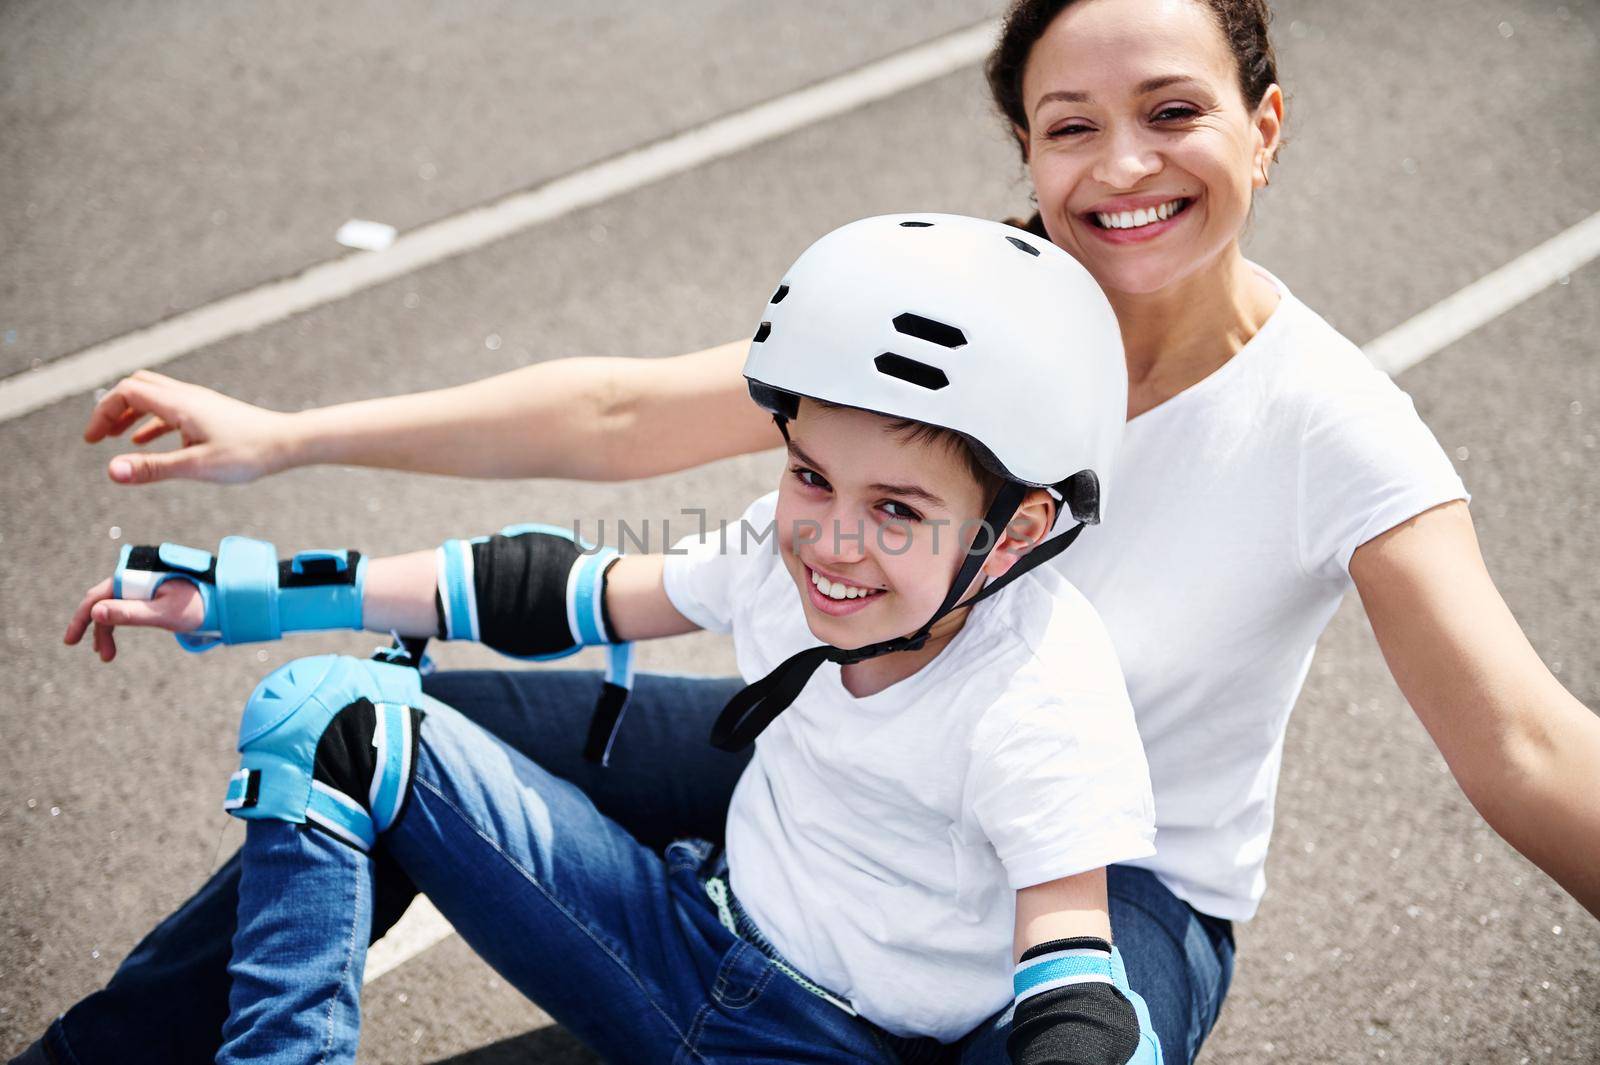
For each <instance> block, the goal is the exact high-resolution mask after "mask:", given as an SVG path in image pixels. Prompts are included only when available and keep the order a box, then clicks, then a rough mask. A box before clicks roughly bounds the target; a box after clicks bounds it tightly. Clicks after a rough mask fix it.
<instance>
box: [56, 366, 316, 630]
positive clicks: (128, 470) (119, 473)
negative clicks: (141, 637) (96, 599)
mask: <svg viewBox="0 0 1600 1065" xmlns="http://www.w3.org/2000/svg"><path fill="white" fill-rule="evenodd" d="M290 417H291V416H290V415H287V414H282V413H279V412H277V411H270V410H265V409H263V408H261V407H255V406H251V405H250V404H249V403H244V402H241V401H239V400H237V399H232V398H230V397H228V396H225V395H223V394H222V393H220V392H216V391H213V390H211V389H209V388H205V387H203V386H201V385H193V384H189V383H188V382H185V381H178V380H175V379H174V378H171V377H166V376H164V375H162V374H158V373H153V372H151V371H149V370H139V371H138V372H136V373H134V374H133V375H132V376H131V377H124V378H123V379H122V380H121V381H119V382H117V384H116V386H115V387H114V388H112V389H111V390H110V391H108V392H107V393H106V394H105V395H104V396H101V397H100V401H99V402H98V403H96V404H95V407H94V413H93V414H91V415H90V416H89V424H88V426H87V427H86V428H85V429H84V431H83V438H84V440H85V441H87V442H88V443H91V444H93V443H95V442H96V441H99V440H103V439H105V438H106V437H108V436H121V435H122V434H123V432H125V431H126V430H127V429H128V427H129V426H131V425H133V424H134V422H137V421H139V419H140V418H144V421H143V422H142V423H141V424H140V425H139V426H138V428H136V429H134V431H133V436H132V437H131V439H132V441H133V443H135V444H138V445H141V446H142V445H144V444H148V443H150V442H151V441H154V440H158V439H160V438H161V437H163V436H165V435H167V434H168V433H170V432H173V431H176V432H177V433H178V435H179V438H180V439H181V440H182V441H183V444H182V446H181V447H178V448H175V449H173V450H171V451H135V452H131V453H128V454H123V455H118V456H116V457H115V458H113V459H112V460H111V462H110V465H109V466H108V473H109V474H110V476H111V479H112V480H113V481H116V482H117V483H118V484H148V483H150V482H152V481H164V480H167V479H169V478H173V477H184V478H188V479H190V480H196V481H213V482H216V483H218V484H244V483H246V482H249V481H253V480H255V479H256V478H258V477H261V476H264V475H266V474H269V473H275V472H277V471H278V469H280V468H282V466H283V465H284V462H285V456H286V455H287V453H288V451H289V444H290V442H291V440H292V433H291V430H290ZM68 642H69V643H70V642H72V641H70V640H69V641H68ZM108 642H109V641H108ZM98 643H99V638H98V637H96V644H97V645H98ZM107 660H108V661H109V659H107Z"/></svg>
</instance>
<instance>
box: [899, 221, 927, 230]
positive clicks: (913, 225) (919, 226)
mask: <svg viewBox="0 0 1600 1065" xmlns="http://www.w3.org/2000/svg"><path fill="white" fill-rule="evenodd" d="M900 224H901V225H902V226H904V227H905V228H907V229H931V228H933V223H932V222H901V223H900Z"/></svg>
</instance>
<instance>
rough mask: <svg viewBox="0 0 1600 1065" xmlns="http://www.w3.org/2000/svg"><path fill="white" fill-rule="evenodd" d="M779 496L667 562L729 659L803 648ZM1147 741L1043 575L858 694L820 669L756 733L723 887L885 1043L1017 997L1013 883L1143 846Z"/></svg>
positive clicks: (1072, 870) (752, 674)
mask: <svg viewBox="0 0 1600 1065" xmlns="http://www.w3.org/2000/svg"><path fill="white" fill-rule="evenodd" d="M776 496H777V493H776V492H774V493H771V494H769V495H767V496H763V497H762V498H761V499H758V500H756V501H755V502H754V503H752V504H751V505H750V508H749V509H748V510H747V511H746V512H745V514H744V516H743V518H742V519H741V520H742V522H744V523H748V525H749V527H750V528H751V529H753V530H755V532H756V533H769V535H767V537H766V539H765V541H764V542H761V543H759V545H758V543H757V541H756V540H755V538H754V537H747V536H745V535H744V534H743V533H742V529H741V525H740V523H733V524H730V525H729V526H727V529H726V534H725V535H724V534H723V533H722V532H721V531H720V530H717V529H713V530H709V531H708V534H707V535H706V536H705V537H704V538H700V537H688V538H685V539H684V540H681V541H679V543H678V544H676V545H675V548H674V549H675V550H681V551H684V552H685V553H683V554H669V555H668V557H667V560H666V567H665V571H664V574H663V583H664V586H665V588H666V592H667V595H668V597H669V598H670V599H671V600H672V603H673V605H674V606H675V607H676V608H677V610H678V611H679V612H680V613H682V614H683V615H684V616H685V617H687V618H689V619H690V620H691V621H694V622H695V623H696V624H698V625H700V626H701V627H703V628H706V629H710V630H712V631H716V632H728V631H730V630H731V631H732V633H733V643H734V654H735V657H736V659H737V661H738V664H739V672H740V673H741V674H742V675H743V676H744V677H745V679H747V680H755V679H758V678H760V677H763V676H766V675H767V673H769V672H770V671H771V670H772V669H773V668H774V667H775V666H777V665H779V664H780V663H781V662H783V661H784V660H785V659H787V658H788V657H790V656H791V655H793V654H794V653H795V652H797V651H800V650H803V649H805V648H808V647H815V646H817V643H818V641H817V638H816V637H815V636H814V635H812V633H811V630H810V629H809V628H808V627H807V625H806V621H805V611H804V608H803V607H802V605H801V602H800V590H799V589H798V588H797V587H796V585H795V582H794V579H793V578H792V577H791V576H790V574H789V571H788V569H787V568H786V567H785V566H784V565H783V563H782V561H781V560H780V559H779V558H778V557H777V555H776V554H775V552H774V550H773V549H774V540H773V538H772V536H771V535H770V528H771V524H772V521H773V512H774V507H775V501H776ZM1154 816H1155V812H1154V808H1153V803H1152V801H1151V796H1150V785H1149V775H1148V769H1147V768H1146V765H1145V759H1144V751H1143V748H1142V746H1141V745H1140V742H1139V735H1138V730H1137V727H1136V726H1135V724H1134V719H1133V708H1132V706H1131V705H1130V704H1129V702H1128V694H1127V689H1126V687H1125V686H1124V684H1123V681H1122V673H1121V670H1120V669H1119V668H1118V666H1117V659H1116V652H1115V651H1114V650H1113V648H1112V646H1111V640H1110V638H1109V637H1108V636H1107V634H1106V632H1105V629H1104V627H1103V626H1102V625H1101V624H1100V621H1099V619H1098V618H1096V617H1095V613H1094V609H1093V608H1092V607H1091V606H1090V605H1089V604H1088V602H1087V601H1086V600H1085V599H1084V598H1083V596H1082V595H1079V594H1078V593H1077V592H1076V591H1075V590H1074V589H1073V588H1072V587H1071V586H1070V585H1069V584H1068V583H1067V582H1066V581H1065V580H1064V579H1062V577H1061V576H1060V574H1058V573H1056V572H1055V571H1054V570H1052V569H1051V568H1050V567H1049V566H1041V567H1040V568H1039V569H1037V570H1034V571H1032V572H1030V573H1027V574H1024V575H1023V576H1022V577H1020V578H1018V579H1017V580H1015V581H1013V582H1012V583H1011V584H1010V585H1008V586H1007V587H1006V588H1005V589H1004V590H1003V591H1001V592H999V593H997V594H995V595H994V596H992V597H990V598H988V599H985V600H984V601H983V602H981V603H979V604H978V605H977V606H975V607H973V608H972V611H971V613H970V615H969V617H968V619H967V622H966V624H965V625H963V626H962V628H961V630H960V631H959V632H958V633H957V634H956V635H955V637H954V638H953V639H952V640H951V641H950V642H949V643H948V644H946V645H945V647H944V648H943V650H941V651H940V652H939V654H938V655H937V656H936V657H935V658H933V659H932V660H931V661H930V662H928V663H927V664H926V665H924V666H923V667H922V668H921V669H920V670H918V671H917V672H916V673H913V674H912V675H911V676H909V677H907V678H905V679H904V680H901V681H898V682H897V683H895V684H892V685H890V686H889V687H887V688H885V689H883V690H882V691H880V692H877V693H875V694H873V695H868V696H864V697H861V698H857V697H855V696H853V695H851V694H850V693H849V691H847V690H846V689H845V687H844V685H843V682H842V679H841V676H840V668H839V666H838V665H836V664H834V663H832V662H824V663H823V664H822V666H821V667H820V668H819V669H818V670H817V672H816V673H815V674H814V675H813V676H812V678H811V680H810V682H809V683H808V684H807V685H806V686H805V688H804V689H803V690H802V691H801V693H800V695H799V697H798V698H797V699H796V700H795V701H794V703H793V705H791V706H790V707H789V708H788V709H787V710H785V711H784V712H783V713H782V714H781V715H780V716H779V717H778V719H777V720H776V721H775V722H773V723H772V724H771V725H770V726H769V727H768V728H767V729H766V731H765V732H763V733H762V734H761V736H760V738H759V739H758V740H757V741H756V750H755V755H754V756H753V758H752V759H751V761H750V764H749V765H748V766H747V767H746V769H745V771H744V774H743V775H742V776H741V777H740V778H739V783H738V785H737V786H736V787H735V788H734V793H733V799H732V802H731V805H730V806H729V810H728V843H727V846H728V865H729V871H730V877H731V880H732V886H733V890H734V894H735V895H737V896H738V898H739V900H740V902H741V903H742V904H743V905H744V908H745V910H746V911H747V912H748V913H749V914H750V916H751V918H753V919H754V920H755V922H756V924H757V926H759V927H760V928H761V930H762V932H763V933H764V934H765V935H766V936H767V937H768V938H769V939H770V940H771V941H772V942H773V944H774V945H775V946H776V947H777V948H778V950H779V951H780V952H781V953H782V954H783V955H784V956H785V957H786V958H788V959H789V960H790V961H791V962H793V963H794V965H795V966H797V967H798V968H799V969H800V971H801V972H803V973H805V975H806V976H808V977H810V978H811V979H812V980H814V981H816V982H817V983H819V984H821V985H822V986H824V987H826V988H828V989H829V990H830V991H833V992H835V993H837V994H840V995H843V996H844V997H845V998H847V999H849V1000H850V1001H851V1002H852V1003H853V1004H854V1005H855V1007H856V1009H858V1010H859V1011H860V1012H861V1014H862V1015H863V1016H864V1017H867V1018H868V1019H869V1020H872V1021H874V1022H875V1023H877V1024H879V1025H881V1026H882V1027H884V1028H886V1029H888V1030H889V1031H891V1032H894V1033H896V1034H899V1035H932V1036H935V1037H937V1038H939V1039H942V1040H946V1041H948V1040H953V1039H955V1038H957V1037H958V1036H960V1035H962V1034H964V1033H966V1032H967V1031H969V1030H970V1029H971V1028H973V1027H974V1026H975V1025H977V1024H978V1023H979V1022H980V1021H982V1020H983V1019H984V1018H986V1017H988V1016H990V1015H991V1014H993V1013H994V1012H995V1011H996V1010H998V1009H1000V1008H1001V1007H1002V1006H1004V1005H1005V1004H1006V1003H1007V1002H1009V1001H1010V1000H1011V997H1012V988H1011V973H1012V956H1011V950H1012V938H1013V931H1014V925H1015V913H1016V891H1017V889H1019V888H1023V887H1028V886H1030V885H1033V884H1039V883H1044V882H1046V881H1050V880H1055V879H1058V878H1060V877H1065V876H1071V875H1073V874H1076V873H1081V872H1084V871H1086V870H1090V869H1097V868H1100V867H1101V866H1105V865H1110V864H1112V863H1115V862H1126V861H1130V860H1133V859H1136V858H1142V857H1146V856H1148V855H1150V854H1152V853H1153V847H1152V846H1151V841H1152V839H1153V836H1154V831H1155V829H1154Z"/></svg>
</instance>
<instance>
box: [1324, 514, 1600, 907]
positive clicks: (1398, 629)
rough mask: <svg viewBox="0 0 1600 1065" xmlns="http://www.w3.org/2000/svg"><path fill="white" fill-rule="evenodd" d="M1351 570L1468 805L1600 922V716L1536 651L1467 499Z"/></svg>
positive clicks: (1405, 527) (1368, 547)
mask: <svg viewBox="0 0 1600 1065" xmlns="http://www.w3.org/2000/svg"><path fill="white" fill-rule="evenodd" d="M1350 575H1351V577H1352V578H1354V580H1355V583H1356V588H1357V589H1358V590H1359V591H1360V593H1361V601H1362V603H1363V604H1364V605H1365V606H1366V609H1367V617H1368V618H1369V619H1370V620H1371V622H1372V631H1373V633H1374V634H1376V636H1377V638H1378V645H1379V647H1380V648H1382V650H1383V656H1384V659H1385V660H1386V661H1387V662H1388V664H1389V670H1390V672H1391V673H1393V674H1394V678H1395V681H1396V682H1397V683H1398V684H1399V685H1400V690H1401V692H1402V693H1404V695H1405V697H1406V700H1407V701H1408V702H1409V703H1410V704H1411V707H1412V709H1413V710H1415V711H1416V714H1417V716H1418V717H1419V718H1420V719H1421V720H1422V724H1423V725H1424V727H1426V728H1427V730H1428V734H1429V735H1430V736H1432V737H1433V742H1434V743H1435V744H1437V745H1438V747H1439V750H1440V752H1441V753H1442V754H1443V755H1444V758H1445V761H1446V762H1447V763H1448V764H1449V766H1450V771H1451V772H1452V773H1453V774H1454V775H1455V778H1456V781H1457V782H1458V783H1459V784H1460V785H1461V789H1462V790H1463V791H1464V792H1466V795H1467V798H1468V799H1470V800H1471V802H1472V805H1473V806H1474V807H1476V808H1477V810H1478V812H1479V813H1480V814H1482V815H1483V819H1484V820H1485V821H1487V822H1488V823H1489V825H1490V826H1491V827H1492V828H1493V829H1494V830H1495V831H1496V832H1498V833H1499V834H1500V835H1501V836H1502V837H1503V838H1504V839H1505V840H1506V842H1508V843H1510V844H1511V845H1512V846H1513V847H1515V848H1516V849H1517V850H1518V851H1520V852H1521V853H1522V854H1523V855H1524V856H1526V857H1527V858H1528V860H1530V861H1532V862H1533V863H1534V864H1535V865H1537V866H1539V868H1541V869H1543V870H1544V871H1545V872H1546V873H1548V874H1549V875H1550V876H1551V877H1552V878H1553V879H1554V880H1555V881H1556V882H1557V883H1558V884H1560V885H1561V886H1562V887H1563V888H1565V889H1566V890H1567V891H1568V892H1569V893H1570V894H1571V895H1572V896H1573V898H1575V899H1577V900H1578V902H1580V903H1581V904H1582V905H1583V906H1584V907H1585V908H1586V909H1588V910H1589V912H1590V913H1592V914H1594V915H1595V916H1596V917H1600V860H1597V858H1596V856H1597V855H1600V789H1597V788H1596V787H1595V781H1597V780H1600V717H1597V716H1596V715H1595V713H1594V712H1592V711H1591V710H1590V709H1589V708H1588V707H1586V706H1584V705H1583V704H1582V703H1581V702H1579V701H1578V700H1577V699H1575V698H1574V697H1573V696H1572V695H1571V694H1570V693H1569V692H1568V691H1567V690H1566V689H1565V688H1563V687H1562V686H1561V683H1560V682H1559V681H1558V680H1556V678H1555V677H1553V676H1552V675H1551V674H1550V671H1549V670H1548V669H1546V668H1545V665H1544V662H1543V661H1541V660H1540V658H1539V656H1538V654H1537V653H1535V651H1534V649H1533V647H1532V646H1531V645H1530V644H1529V643H1528V639H1527V637H1526V636H1524V635H1523V633H1522V629H1521V627H1520V626H1519V625H1518V624H1517V621H1516V618H1514V617H1513V616H1512V614H1511V611H1510V609H1509V608H1508V607H1507V606H1506V604H1505V601H1504V600H1503V599H1501V597H1500V593H1499V591H1498V590H1496V588H1495V586H1494V582H1493V580H1492V579H1491V578H1490V576H1489V572H1488V570H1487V568H1486V567H1485V566H1484V563H1483V556H1482V554H1481V553H1480V552H1479V549H1478V538H1477V534H1476V533H1475V532H1474V530H1473V527H1472V518H1471V516H1470V515H1469V514H1468V512H1467V505H1466V503H1464V502H1461V501H1459V500H1457V501H1455V502H1453V503H1446V504H1444V505H1442V506H1438V507H1435V508H1433V509H1432V510H1428V511H1425V512H1424V513H1422V514H1419V515H1417V516H1416V517H1414V518H1412V519H1411V520H1409V521H1406V522H1403V523H1402V524H1400V525H1398V526H1396V527H1395V528H1393V529H1390V530H1389V531H1388V532H1385V533H1383V534H1381V535H1379V536H1377V537H1374V538H1373V539H1372V540H1370V541H1368V542H1367V543H1365V544H1363V545H1361V546H1360V547H1359V548H1357V549H1356V552H1355V554H1354V555H1353V556H1352V557H1351V560H1350Z"/></svg>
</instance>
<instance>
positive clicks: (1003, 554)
mask: <svg viewBox="0 0 1600 1065" xmlns="http://www.w3.org/2000/svg"><path fill="white" fill-rule="evenodd" d="M1056 506H1057V504H1056V501H1055V498H1054V497H1053V496H1051V494H1050V493H1049V492H1047V491H1045V490H1044V489H1043V488H1033V489H1030V490H1029V491H1028V494H1027V495H1025V496H1023V497H1022V503H1021V504H1020V505H1019V506H1018V507H1017V512H1016V513H1015V514H1013V515H1012V516H1011V520H1010V521H1008V522H1007V523H1006V527H1005V530H1004V533H1003V535H1002V536H1001V537H1000V542H999V543H998V544H996V545H995V549H994V550H993V551H991V552H990V553H989V557H988V558H987V559H985V560H984V563H983V572H984V573H986V574H988V575H989V578H990V579H991V580H993V579H996V578H999V577H1003V576H1005V575H1006V573H1007V572H1008V571H1009V570H1010V569H1011V567H1012V566H1015V565H1016V564H1017V560H1018V559H1020V558H1021V557H1022V556H1023V555H1026V554H1027V553H1028V552H1029V551H1031V550H1033V548H1034V547H1035V546H1036V545H1037V544H1038V543H1039V542H1040V541H1041V540H1043V539H1044V538H1045V537H1046V536H1048V535H1049V533H1050V529H1051V527H1052V525H1053V523H1054V520H1055V516H1056Z"/></svg>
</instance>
